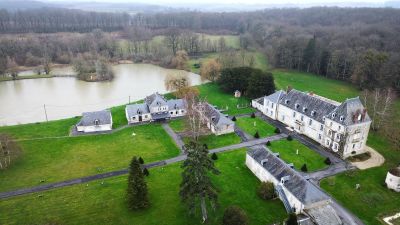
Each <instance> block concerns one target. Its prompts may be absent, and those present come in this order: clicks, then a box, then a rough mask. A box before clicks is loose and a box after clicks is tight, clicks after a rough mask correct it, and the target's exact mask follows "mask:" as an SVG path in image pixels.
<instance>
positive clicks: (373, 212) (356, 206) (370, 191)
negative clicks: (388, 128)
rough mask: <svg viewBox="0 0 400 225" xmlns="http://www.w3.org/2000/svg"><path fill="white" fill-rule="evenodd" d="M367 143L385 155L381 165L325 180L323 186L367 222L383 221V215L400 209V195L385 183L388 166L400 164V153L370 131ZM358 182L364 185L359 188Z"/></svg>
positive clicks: (368, 224) (376, 222)
mask: <svg viewBox="0 0 400 225" xmlns="http://www.w3.org/2000/svg"><path fill="white" fill-rule="evenodd" d="M367 144H368V145H369V146H371V147H373V148H374V149H376V150H378V151H379V153H381V154H382V155H383V156H384V157H385V164H384V165H383V166H381V167H377V168H371V169H367V170H357V171H354V172H349V173H345V174H340V175H337V176H334V177H331V178H327V179H324V180H322V181H321V187H322V188H323V189H325V190H326V191H327V192H328V193H330V194H331V195H332V196H333V197H334V198H335V199H337V200H338V201H339V202H341V203H342V204H343V205H344V206H345V207H347V208H348V209H350V210H351V211H352V212H353V213H354V214H356V215H357V216H358V217H359V218H360V219H361V220H362V221H363V222H364V223H365V224H367V225H372V224H380V223H381V222H380V221H381V220H380V219H382V217H383V216H386V215H392V214H394V213H397V212H399V211H400V208H399V202H400V194H399V193H395V192H393V191H391V190H389V189H387V188H386V187H385V186H384V182H385V178H386V174H387V171H388V169H390V168H392V167H394V166H396V165H398V163H399V162H400V154H399V151H398V149H396V148H395V147H393V146H391V145H390V144H389V142H388V141H387V140H385V139H384V138H382V137H381V136H379V135H377V134H376V133H374V132H370V134H369V137H368V142H367ZM356 184H360V186H361V188H360V189H359V190H356V188H355V186H356Z"/></svg>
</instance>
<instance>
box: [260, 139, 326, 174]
mask: <svg viewBox="0 0 400 225" xmlns="http://www.w3.org/2000/svg"><path fill="white" fill-rule="evenodd" d="M268 148H269V149H271V150H272V151H273V152H278V153H279V156H280V158H281V159H283V160H285V162H287V163H293V164H294V168H295V169H296V170H299V171H300V168H301V167H302V166H303V164H307V168H308V172H313V171H317V170H321V169H324V168H325V167H327V165H326V164H325V163H324V160H325V158H324V157H322V156H321V155H319V154H318V153H316V152H315V151H313V150H311V149H309V148H308V147H307V146H305V145H303V144H302V143H300V142H299V141H297V140H292V141H288V140H279V141H274V142H272V143H271V146H268ZM297 150H299V154H298V155H297V154H296V151H297Z"/></svg>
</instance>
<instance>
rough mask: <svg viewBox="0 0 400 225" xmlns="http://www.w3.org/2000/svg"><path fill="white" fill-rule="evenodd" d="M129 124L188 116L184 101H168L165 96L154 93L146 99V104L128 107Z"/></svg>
mask: <svg viewBox="0 0 400 225" xmlns="http://www.w3.org/2000/svg"><path fill="white" fill-rule="evenodd" d="M125 114H126V119H127V120H128V124H134V123H140V122H151V121H158V120H167V119H171V118H174V117H181V116H185V115H186V106H185V102H184V100H183V99H171V100H166V99H165V98H164V96H162V95H160V94H158V93H154V94H152V95H150V96H147V97H146V98H145V99H144V103H141V104H132V105H127V106H126V108H125Z"/></svg>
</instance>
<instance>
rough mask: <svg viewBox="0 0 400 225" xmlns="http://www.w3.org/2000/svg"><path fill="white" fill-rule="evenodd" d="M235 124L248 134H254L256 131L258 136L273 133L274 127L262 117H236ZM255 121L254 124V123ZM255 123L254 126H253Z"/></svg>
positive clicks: (266, 135)
mask: <svg viewBox="0 0 400 225" xmlns="http://www.w3.org/2000/svg"><path fill="white" fill-rule="evenodd" d="M235 123H236V125H237V126H239V127H240V129H242V130H243V131H244V132H246V133H248V134H249V135H252V136H254V134H255V133H256V132H257V131H258V134H259V135H260V137H268V136H271V135H274V134H275V132H274V131H275V127H273V126H271V125H270V124H268V123H266V122H265V121H263V120H262V119H260V118H258V117H256V118H251V117H239V118H236V122H235ZM254 123H255V124H254ZM254 125H255V126H254Z"/></svg>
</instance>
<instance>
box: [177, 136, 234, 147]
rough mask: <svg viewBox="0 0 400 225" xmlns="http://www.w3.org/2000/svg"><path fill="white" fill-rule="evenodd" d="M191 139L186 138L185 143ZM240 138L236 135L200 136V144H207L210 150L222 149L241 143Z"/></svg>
mask: <svg viewBox="0 0 400 225" xmlns="http://www.w3.org/2000/svg"><path fill="white" fill-rule="evenodd" d="M189 140H190V138H188V137H185V138H184V142H186V143H187V142H189ZM240 141H241V140H240V137H238V136H237V135H236V134H235V133H230V134H223V135H219V136H216V135H214V134H210V135H205V136H200V137H199V142H200V143H202V144H207V147H208V149H214V148H220V147H224V146H228V145H234V144H239V143H240Z"/></svg>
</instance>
